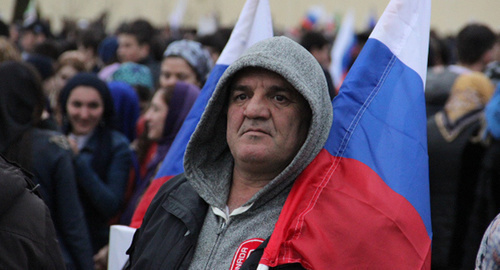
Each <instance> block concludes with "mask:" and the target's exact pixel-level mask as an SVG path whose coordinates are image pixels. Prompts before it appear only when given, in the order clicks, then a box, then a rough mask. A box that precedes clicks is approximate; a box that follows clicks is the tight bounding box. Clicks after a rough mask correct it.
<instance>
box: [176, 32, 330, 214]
mask: <svg viewBox="0 0 500 270" xmlns="http://www.w3.org/2000/svg"><path fill="white" fill-rule="evenodd" d="M247 67H260V68H264V69H267V70H270V71H273V72H275V73H278V74H280V75H281V76H283V77H284V78H285V79H286V80H287V81H288V82H289V83H290V84H291V85H292V86H294V87H295V89H296V90H297V91H298V92H299V93H301V94H302V95H303V96H304V98H305V99H306V101H307V102H308V103H309V106H310V108H311V111H312V119H311V124H310V127H309V132H308V135H307V138H306V140H305V142H304V144H303V145H302V147H301V148H300V150H299V151H298V153H297V155H296V156H295V158H294V159H293V160H292V162H291V163H290V164H289V165H288V166H287V167H286V168H285V169H284V170H283V171H282V172H281V173H280V174H279V175H278V176H276V178H274V179H273V180H272V181H271V182H270V183H269V184H268V185H266V186H265V187H264V188H263V189H261V190H260V191H259V192H258V193H256V194H255V195H254V196H253V197H252V198H251V199H250V200H249V201H248V202H247V203H246V204H245V205H248V204H251V203H254V207H257V206H258V205H261V204H263V203H265V202H266V201H267V200H268V199H270V198H273V197H274V196H276V195H277V194H278V193H280V192H282V191H283V190H284V189H285V188H286V187H288V186H289V185H290V184H292V183H293V182H294V181H295V178H296V177H297V176H298V175H299V174H300V173H301V172H302V170H304V168H305V167H306V166H307V165H308V164H309V163H310V162H311V161H312V160H313V159H314V158H315V157H316V155H317V154H318V153H319V151H320V150H321V149H322V147H323V146H324V144H325V142H326V139H327V137H328V134H329V131H330V127H331V124H332V117H333V112H332V106H331V101H330V97H329V94H328V87H327V84H326V79H325V77H324V73H323V70H322V69H321V66H320V65H319V63H318V62H317V61H316V59H315V58H314V57H313V56H312V55H311V54H310V53H309V52H308V51H307V50H305V49H304V48H303V47H302V46H300V45H299V44H298V43H296V42H294V41H292V40H291V39H289V38H286V37H273V38H270V39H266V40H264V41H261V42H259V43H257V44H255V45H253V46H252V47H250V48H249V49H247V50H246V51H245V53H244V54H243V55H242V56H241V57H240V58H238V60H236V61H235V62H234V63H233V64H232V65H230V66H229V67H228V68H227V70H226V71H225V72H224V74H223V75H222V77H221V78H220V80H219V83H218V84H217V86H216V88H215V91H214V93H213V95H212V97H211V99H210V100H209V102H208V105H207V107H206V109H205V112H204V113H203V115H202V117H201V120H200V122H199V123H198V126H197V127H196V130H195V132H194V133H193V135H192V137H191V139H190V141H189V143H188V146H187V149H186V154H185V156H184V169H185V173H186V176H187V178H188V179H189V181H190V182H191V184H192V185H193V187H194V188H195V189H196V190H197V192H198V193H199V194H200V196H201V197H202V198H203V199H204V200H205V201H207V202H208V203H209V204H210V205H213V206H215V207H218V208H220V209H225V206H226V201H227V198H228V194H229V189H230V185H231V175H232V169H233V157H232V155H231V153H230V151H229V147H228V145H227V142H226V121H227V119H226V110H227V107H226V102H227V97H228V94H229V93H228V86H229V85H230V84H231V79H232V78H233V77H234V75H235V74H236V73H237V72H238V71H239V70H241V69H243V68H247ZM260 198H268V199H260Z"/></svg>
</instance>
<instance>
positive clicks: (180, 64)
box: [160, 56, 201, 89]
mask: <svg viewBox="0 0 500 270" xmlns="http://www.w3.org/2000/svg"><path fill="white" fill-rule="evenodd" d="M178 81H181V82H187V83H190V84H194V85H196V86H198V87H201V85H200V82H199V81H198V79H197V77H196V72H195V71H194V70H193V68H191V66H190V65H189V64H188V62H187V61H186V60H184V59H183V58H181V57H177V56H169V57H167V58H165V59H163V62H162V63H161V74H160V87H162V88H165V89H172V88H173V87H174V86H175V83H176V82H178Z"/></svg>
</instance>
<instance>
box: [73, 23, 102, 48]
mask: <svg viewBox="0 0 500 270" xmlns="http://www.w3.org/2000/svg"><path fill="white" fill-rule="evenodd" d="M105 38H106V34H105V33H104V31H103V30H102V29H99V28H97V27H89V28H87V29H85V30H82V32H81V33H80V34H79V37H78V42H77V43H78V44H79V45H82V46H83V47H84V48H86V49H89V48H90V49H92V51H93V52H94V54H97V49H98V47H99V44H100V43H101V41H103V40H104V39H105Z"/></svg>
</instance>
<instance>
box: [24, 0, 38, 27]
mask: <svg viewBox="0 0 500 270" xmlns="http://www.w3.org/2000/svg"><path fill="white" fill-rule="evenodd" d="M37 19H38V14H37V3H36V0H30V1H29V2H28V6H27V7H26V9H25V10H24V13H23V25H24V26H27V25H30V24H32V23H34V22H35V21H36V20H37Z"/></svg>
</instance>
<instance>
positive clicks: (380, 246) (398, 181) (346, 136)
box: [259, 0, 432, 269]
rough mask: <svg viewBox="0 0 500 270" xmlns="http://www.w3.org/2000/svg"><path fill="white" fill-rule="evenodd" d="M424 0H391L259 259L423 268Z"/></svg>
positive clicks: (427, 229) (270, 263)
mask: <svg viewBox="0 0 500 270" xmlns="http://www.w3.org/2000/svg"><path fill="white" fill-rule="evenodd" d="M430 7H431V0H392V1H391V2H390V3H389V5H388V7H387V8H386V10H385V11H384V13H383V15H382V17H381V18H380V20H379V22H378V23H377V25H376V27H375V29H374V31H373V32H372V34H371V36H370V38H369V40H368V42H367V43H366V45H365V46H364V48H363V50H362V52H361V54H360V55H359V57H358V58H357V60H356V62H355V64H354V66H353V67H352V68H351V70H350V72H349V74H348V75H347V77H346V79H345V81H344V83H343V85H342V88H341V89H340V93H339V95H338V96H337V97H336V98H335V100H334V102H333V115H334V120H333V125H332V129H331V131H330V137H329V139H328V141H327V143H326V145H325V147H324V149H323V150H321V152H320V154H318V156H317V157H316V159H315V160H313V161H312V163H311V164H310V165H309V166H308V167H307V168H306V169H305V170H304V171H303V172H302V174H301V175H300V176H299V177H298V178H297V180H296V182H295V184H294V186H293V188H292V191H291V193H290V195H289V197H288V199H287V201H286V203H285V205H284V208H283V210H282V212H281V215H280V218H279V219H278V222H277V223H276V226H275V230H274V232H273V234H272V236H271V238H270V241H269V243H268V246H267V248H266V249H265V250H264V255H263V257H262V259H261V261H260V263H261V265H260V266H259V267H260V269H266V268H267V267H274V266H277V265H282V264H287V263H300V264H301V265H302V266H304V267H306V268H307V269H430V257H431V237H432V231H431V220H430V199H429V178H428V157H427V137H426V116H425V101H424V82H425V76H426V66H427V53H428V40H429V24H430Z"/></svg>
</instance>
